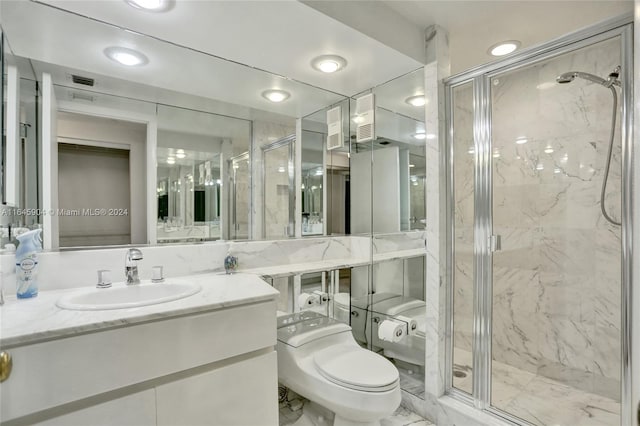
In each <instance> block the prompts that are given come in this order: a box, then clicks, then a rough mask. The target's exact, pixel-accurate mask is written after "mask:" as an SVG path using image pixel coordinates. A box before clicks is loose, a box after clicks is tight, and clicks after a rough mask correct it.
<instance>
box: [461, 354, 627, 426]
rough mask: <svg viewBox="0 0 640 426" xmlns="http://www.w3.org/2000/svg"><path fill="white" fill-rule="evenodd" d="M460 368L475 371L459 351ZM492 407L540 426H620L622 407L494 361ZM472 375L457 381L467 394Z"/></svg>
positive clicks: (598, 396)
mask: <svg viewBox="0 0 640 426" xmlns="http://www.w3.org/2000/svg"><path fill="white" fill-rule="evenodd" d="M456 364H460V365H458V367H459V368H461V369H462V370H464V371H467V370H468V371H471V354H470V353H469V352H467V351H463V350H459V349H457V348H456ZM492 370H493V371H492V374H493V376H492V380H493V382H492V406H494V407H495V408H498V409H499V410H502V411H505V412H507V413H509V414H511V415H514V416H516V417H519V418H521V419H524V420H526V421H528V422H530V423H531V424H534V425H538V426H614V425H619V424H620V414H619V413H620V403H619V402H618V401H615V400H613V399H610V398H607V397H604V396H601V395H596V394H593V393H589V392H585V391H582V390H579V389H576V388H574V387H571V386H568V385H566V384H564V383H561V382H558V381H556V380H553V379H550V378H547V377H544V376H540V375H537V374H534V373H531V372H529V371H525V370H520V369H518V368H515V367H513V366H510V365H507V364H503V363H500V362H496V361H494V362H493V363H492ZM471 376H472V375H471V374H469V375H468V376H467V377H466V378H464V379H462V378H461V379H454V386H455V387H456V388H458V389H463V390H466V388H467V387H468V386H470V383H471V380H470V377H471Z"/></svg>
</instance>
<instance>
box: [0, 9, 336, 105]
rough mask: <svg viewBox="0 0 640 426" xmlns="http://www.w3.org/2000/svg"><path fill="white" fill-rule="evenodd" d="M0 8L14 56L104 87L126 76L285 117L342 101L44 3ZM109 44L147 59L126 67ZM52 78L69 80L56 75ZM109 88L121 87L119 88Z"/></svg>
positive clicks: (296, 84) (279, 78)
mask: <svg viewBox="0 0 640 426" xmlns="http://www.w3.org/2000/svg"><path fill="white" fill-rule="evenodd" d="M78 3H81V2H78ZM106 3H112V2H106ZM122 3H124V2H122ZM118 4H119V3H118ZM1 7H2V26H3V29H4V30H5V31H6V34H7V38H8V40H9V43H10V45H11V50H12V51H13V53H14V54H16V55H18V56H23V57H28V58H32V59H35V60H36V61H39V62H42V63H44V64H58V65H63V66H64V68H66V69H71V70H82V71H87V72H89V73H93V74H94V75H96V76H97V77H96V80H97V82H98V84H99V85H100V84H102V85H106V86H108V85H109V84H110V83H109V81H110V78H117V79H119V80H120V81H118V82H116V83H117V84H115V85H114V86H118V85H120V84H121V83H122V81H121V80H126V81H127V82H133V83H138V84H141V85H145V86H152V87H156V88H162V89H169V90H172V91H175V92H181V93H187V94H190V95H195V96H200V97H205V98H211V99H217V100H220V101H223V102H228V103H232V104H239V105H243V106H247V107H250V108H254V109H258V110H266V111H271V112H276V113H279V114H283V115H287V116H290V117H301V116H305V115H307V114H310V113H312V112H314V111H317V110H319V109H321V108H324V107H326V106H328V105H331V104H333V103H335V102H338V101H340V100H341V99H343V97H342V96H341V95H338V94H335V93H332V92H328V91H325V90H320V89H317V88H315V87H312V86H309V85H306V84H302V83H298V82H295V81H293V80H290V79H287V78H283V77H278V76H275V75H273V74H270V73H267V72H264V71H259V70H256V69H253V68H250V67H246V66H243V65H239V64H236V63H233V62H229V61H225V60H221V59H218V58H215V57H212V56H209V55H204V54H201V53H198V52H196V51H194V50H190V49H185V48H181V47H177V46H175V45H173V44H170V43H165V42H161V41H158V40H156V39H154V38H150V37H144V36H140V35H138V34H135V33H132V32H128V31H124V30H121V29H119V28H116V27H114V26H111V25H105V24H102V23H98V22H95V21H92V20H89V19H85V18H81V17H79V16H77V15H74V14H71V13H67V12H63V11H60V10H57V9H54V8H52V7H48V6H45V5H40V4H37V3H33V2H29V1H9V2H3V3H2V5H1ZM114 45H115V46H124V47H128V48H132V49H135V50H138V51H141V52H143V53H144V54H145V55H146V56H147V57H148V58H149V63H148V64H147V65H145V66H141V67H126V66H122V65H120V64H118V63H115V62H113V61H111V60H110V59H108V58H107V57H106V56H105V55H104V54H103V51H104V49H105V48H107V47H109V46H114ZM100 76H109V78H100ZM58 77H62V76H58ZM54 82H56V83H60V84H64V83H68V81H64V80H63V81H60V79H59V78H58V79H57V80H54ZM111 83H113V81H111ZM124 86H126V84H125V85H124ZM273 88H277V89H284V90H287V91H288V92H290V93H291V98H290V99H288V100H287V101H285V102H282V103H279V104H274V103H272V102H269V101H267V100H266V99H264V98H263V97H262V96H261V95H260V94H261V93H262V92H263V91H264V90H267V89H273ZM114 89H116V90H118V87H114ZM95 90H100V88H99V87H97V88H96V89H95ZM120 91H122V90H120ZM111 93H114V92H113V91H111ZM116 93H117V92H116Z"/></svg>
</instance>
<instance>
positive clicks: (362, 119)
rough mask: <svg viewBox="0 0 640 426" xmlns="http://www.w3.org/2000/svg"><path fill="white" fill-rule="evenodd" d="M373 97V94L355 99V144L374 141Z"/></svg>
mask: <svg viewBox="0 0 640 426" xmlns="http://www.w3.org/2000/svg"><path fill="white" fill-rule="evenodd" d="M374 116H375V97H374V94H373V93H370V94H368V95H365V96H362V97H359V98H358V99H356V118H357V119H358V127H356V142H369V141H371V140H373V139H375V123H374Z"/></svg>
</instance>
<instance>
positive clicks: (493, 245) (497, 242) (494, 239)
mask: <svg viewBox="0 0 640 426" xmlns="http://www.w3.org/2000/svg"><path fill="white" fill-rule="evenodd" d="M500 250H502V238H501V237H500V235H491V236H490V237H489V251H490V252H491V253H494V252H496V251H500Z"/></svg>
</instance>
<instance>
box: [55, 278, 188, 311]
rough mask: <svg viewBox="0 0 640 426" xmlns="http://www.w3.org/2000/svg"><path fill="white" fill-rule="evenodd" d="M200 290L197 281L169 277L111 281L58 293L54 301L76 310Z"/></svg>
mask: <svg viewBox="0 0 640 426" xmlns="http://www.w3.org/2000/svg"><path fill="white" fill-rule="evenodd" d="M200 290H201V288H200V286H199V285H197V284H192V283H189V282H185V281H178V280H169V281H166V282H162V283H153V284H152V283H142V284H137V285H135V284H134V285H125V284H124V283H119V284H114V285H113V287H112V288H105V289H91V290H79V291H77V292H74V293H70V294H67V295H65V296H62V297H61V298H60V299H58V301H57V302H56V305H58V307H60V308H62V309H71V310H76V311H100V310H107V309H126V308H137V307H139V306H148V305H156V304H158V303H166V302H171V301H174V300H178V299H183V298H185V297H189V296H192V295H194V294H196V293H198V292H199V291H200Z"/></svg>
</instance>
